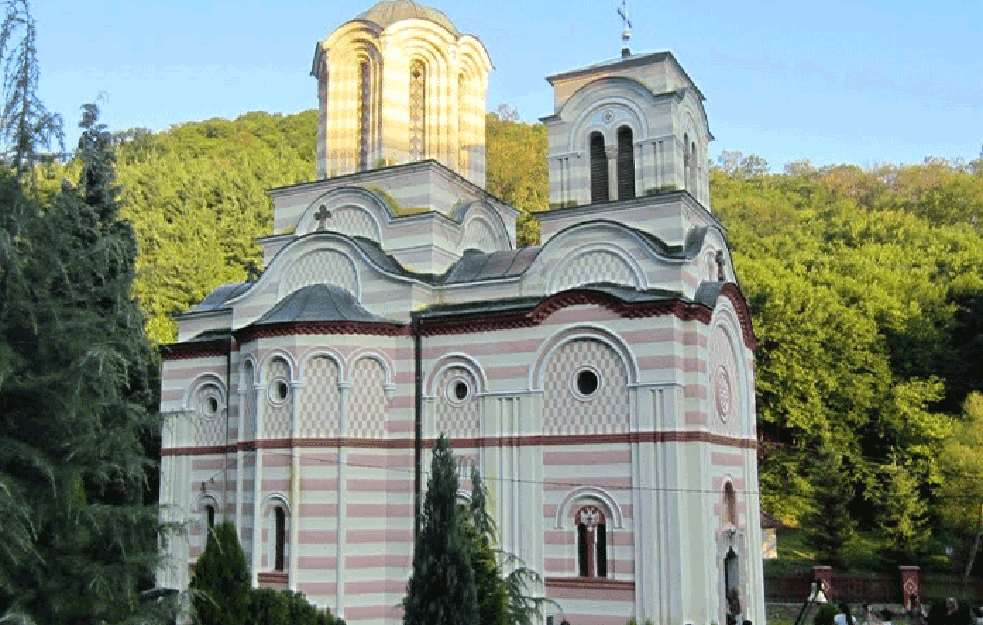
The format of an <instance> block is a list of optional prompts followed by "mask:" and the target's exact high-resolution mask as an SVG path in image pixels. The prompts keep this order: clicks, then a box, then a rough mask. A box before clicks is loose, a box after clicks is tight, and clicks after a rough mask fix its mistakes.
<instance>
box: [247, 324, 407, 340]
mask: <svg viewBox="0 0 983 625" xmlns="http://www.w3.org/2000/svg"><path fill="white" fill-rule="evenodd" d="M409 333H410V326H408V325H404V324H400V323H379V322H369V321H295V322H290V323H273V324H270V325H261V326H246V327H245V328H242V329H241V330H237V331H236V333H235V336H236V338H237V339H238V340H239V342H240V343H247V342H249V341H253V340H255V339H262V338H271V337H277V336H299V335H313V334H349V335H351V334H361V335H371V336H403V335H407V334H409Z"/></svg>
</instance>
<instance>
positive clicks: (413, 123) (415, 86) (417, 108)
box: [410, 60, 427, 161]
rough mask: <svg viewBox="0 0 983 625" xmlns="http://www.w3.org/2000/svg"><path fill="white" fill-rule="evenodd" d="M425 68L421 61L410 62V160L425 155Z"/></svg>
mask: <svg viewBox="0 0 983 625" xmlns="http://www.w3.org/2000/svg"><path fill="white" fill-rule="evenodd" d="M426 114H427V68H426V66H425V65H424V64H423V61H419V60H415V61H412V62H411V63H410V160H411V161H420V160H423V159H425V158H426V157H427V118H426Z"/></svg>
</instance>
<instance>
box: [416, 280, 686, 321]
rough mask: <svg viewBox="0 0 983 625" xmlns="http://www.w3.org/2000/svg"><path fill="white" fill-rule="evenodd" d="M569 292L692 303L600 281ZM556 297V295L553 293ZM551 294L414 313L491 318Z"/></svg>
mask: <svg viewBox="0 0 983 625" xmlns="http://www.w3.org/2000/svg"><path fill="white" fill-rule="evenodd" d="M567 290H569V291H595V292H598V293H604V294H607V295H610V296H611V297H614V298H616V299H618V300H621V301H622V302H624V303H626V304H646V303H652V302H660V301H667V300H676V299H678V300H682V301H689V300H688V299H687V298H686V297H685V296H683V295H682V294H681V293H678V292H676V291H668V290H665V289H644V290H641V289H635V288H633V287H630V286H625V285H623V284H611V283H605V282H598V283H596V284H583V285H580V286H576V287H573V288H571V289H567ZM554 295H555V294H554ZM550 297H552V295H546V296H542V295H532V296H526V297H507V298H502V299H496V300H485V301H478V302H464V303H461V304H437V305H435V306H428V307H427V308H426V309H424V310H422V311H419V312H417V313H414V316H418V317H420V318H423V319H430V318H437V317H459V316H466V315H489V314H496V313H505V312H514V311H519V310H528V309H531V308H535V307H536V306H537V305H538V304H539V303H540V302H542V301H544V300H547V299H549V298H550Z"/></svg>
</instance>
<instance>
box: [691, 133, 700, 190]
mask: <svg viewBox="0 0 983 625" xmlns="http://www.w3.org/2000/svg"><path fill="white" fill-rule="evenodd" d="M689 163H690V165H689V175H690V178H691V180H690V183H689V189H690V193H692V194H693V196H694V197H695V196H696V179H697V175H698V174H697V172H698V167H697V166H696V143H695V142H692V143H690V151H689Z"/></svg>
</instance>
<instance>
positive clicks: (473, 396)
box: [434, 368, 481, 438]
mask: <svg viewBox="0 0 983 625" xmlns="http://www.w3.org/2000/svg"><path fill="white" fill-rule="evenodd" d="M462 382H463V383H464V384H465V385H466V386H467V389H468V393H467V396H466V397H465V398H464V399H458V398H457V396H456V395H455V394H454V392H455V390H456V388H457V387H458V385H459V383H462ZM477 388H478V386H477V384H476V382H475V379H474V376H473V375H471V372H470V371H468V370H467V369H463V368H451V369H447V370H446V371H444V373H443V374H442V375H441V376H440V380H438V382H437V386H436V388H435V392H436V398H435V399H436V401H435V403H436V411H435V415H434V417H435V419H434V432H435V433H436V432H443V433H444V434H446V435H447V436H448V438H471V437H475V436H479V435H480V434H481V423H480V421H479V415H478V396H477V393H476V392H475V391H476V389H477Z"/></svg>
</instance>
